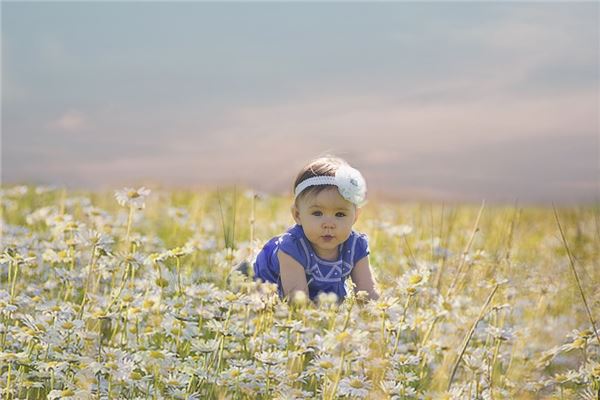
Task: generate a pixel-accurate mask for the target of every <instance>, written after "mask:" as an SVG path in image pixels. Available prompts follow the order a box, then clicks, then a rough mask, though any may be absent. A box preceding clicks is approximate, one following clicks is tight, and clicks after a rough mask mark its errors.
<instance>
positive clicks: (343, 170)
mask: <svg viewBox="0 0 600 400" xmlns="http://www.w3.org/2000/svg"><path fill="white" fill-rule="evenodd" d="M318 185H334V186H337V188H338V191H339V192H340V195H341V196H342V197H343V198H344V199H346V200H348V201H349V202H350V203H352V204H354V205H356V206H357V207H361V206H363V205H365V204H366V201H365V199H366V197H367V183H366V182H365V178H363V176H362V175H361V173H360V172H359V171H358V170H356V169H354V168H352V167H350V166H349V165H342V166H340V167H339V168H338V170H337V171H336V172H335V176H313V177H312V178H308V179H305V180H304V181H302V182H300V183H299V184H298V186H296V189H295V190H294V196H295V198H297V197H298V195H300V193H302V192H303V191H304V189H306V188H308V187H310V186H318Z"/></svg>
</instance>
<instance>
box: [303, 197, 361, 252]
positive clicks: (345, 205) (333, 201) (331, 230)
mask: <svg viewBox="0 0 600 400" xmlns="http://www.w3.org/2000/svg"><path fill="white" fill-rule="evenodd" d="M292 215H293V216H294V220H296V223H297V224H299V225H302V228H303V229H304V234H305V235H306V237H307V238H308V240H309V241H310V243H311V244H312V247H313V249H314V251H315V252H316V253H317V256H319V257H320V258H322V259H325V260H335V259H337V257H338V245H340V244H341V243H343V242H345V241H346V240H347V239H348V237H349V236H350V233H351V232H352V225H354V223H355V222H356V218H357V217H358V210H357V209H356V206H355V205H354V204H352V203H350V202H349V201H347V200H346V199H344V198H343V197H342V196H341V195H340V193H339V192H338V190H337V188H331V189H325V190H322V191H321V192H319V193H317V194H316V195H311V194H308V195H306V196H303V197H302V198H300V199H299V200H298V201H297V204H296V205H294V206H293V207H292Z"/></svg>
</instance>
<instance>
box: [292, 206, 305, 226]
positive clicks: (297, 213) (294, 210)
mask: <svg viewBox="0 0 600 400" xmlns="http://www.w3.org/2000/svg"><path fill="white" fill-rule="evenodd" d="M290 211H291V212H292V217H293V218H294V221H296V223H297V224H298V225H302V223H301V221H300V210H298V207H297V206H296V204H295V203H294V204H292V207H291V208H290Z"/></svg>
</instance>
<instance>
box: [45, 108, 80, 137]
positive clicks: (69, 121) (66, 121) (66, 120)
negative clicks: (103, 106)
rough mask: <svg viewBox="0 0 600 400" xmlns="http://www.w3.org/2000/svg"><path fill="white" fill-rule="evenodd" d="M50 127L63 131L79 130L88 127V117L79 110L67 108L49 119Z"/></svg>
mask: <svg viewBox="0 0 600 400" xmlns="http://www.w3.org/2000/svg"><path fill="white" fill-rule="evenodd" d="M50 127H52V128H55V129H59V130H61V131H64V132H80V131H82V130H83V129H85V128H87V127H88V118H87V116H86V115H85V114H84V113H83V112H81V111H77V110H68V111H66V112H64V113H63V114H62V115H61V116H60V117H58V118H57V119H55V120H53V121H51V122H50Z"/></svg>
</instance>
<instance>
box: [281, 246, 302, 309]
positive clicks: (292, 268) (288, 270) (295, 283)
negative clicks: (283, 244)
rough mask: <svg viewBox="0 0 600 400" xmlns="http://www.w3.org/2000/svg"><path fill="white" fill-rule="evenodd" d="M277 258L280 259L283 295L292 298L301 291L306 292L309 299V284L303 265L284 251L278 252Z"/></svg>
mask: <svg viewBox="0 0 600 400" xmlns="http://www.w3.org/2000/svg"><path fill="white" fill-rule="evenodd" d="M277 258H278V259H279V272H280V274H281V286H282V287H283V295H284V296H285V297H288V298H292V296H291V295H292V294H293V293H294V292H295V291H300V292H304V293H305V294H306V297H307V298H308V284H307V283H306V275H305V273H304V268H303V267H302V265H300V263H299V262H298V261H296V260H294V259H293V258H292V257H291V256H289V255H288V254H286V253H284V252H283V251H278V252H277Z"/></svg>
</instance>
